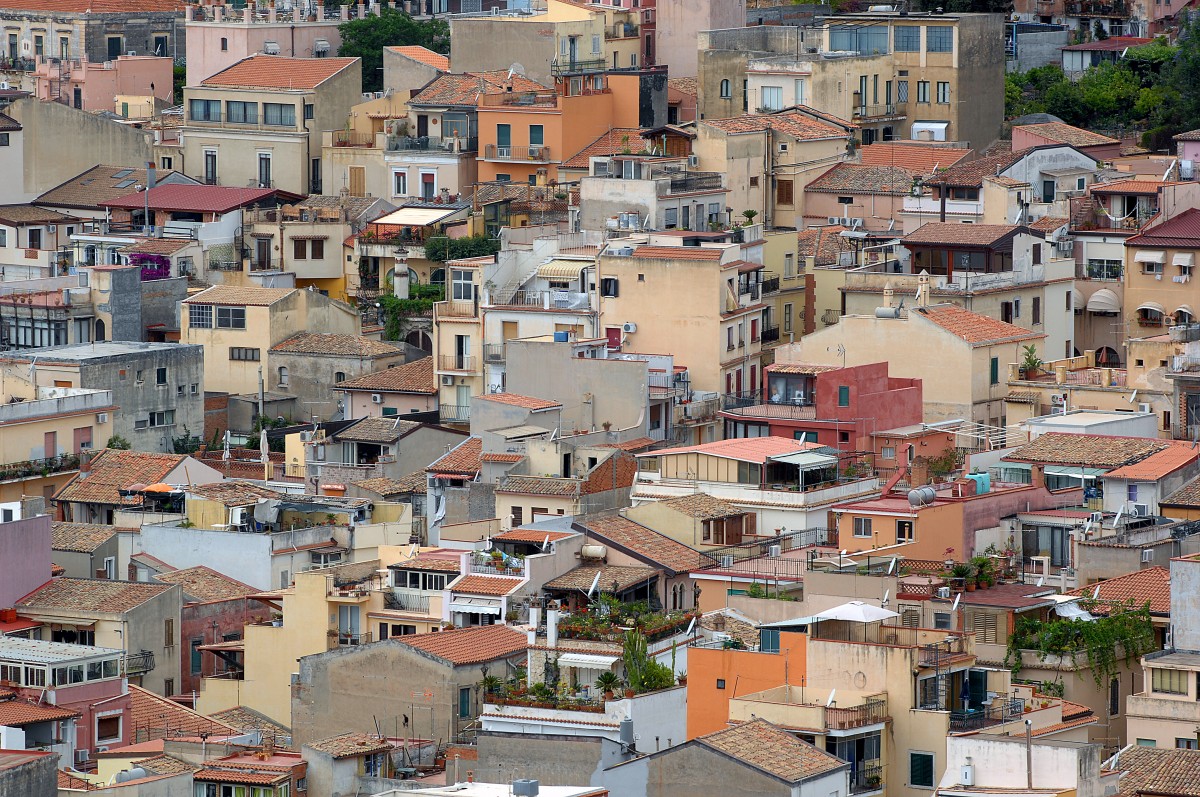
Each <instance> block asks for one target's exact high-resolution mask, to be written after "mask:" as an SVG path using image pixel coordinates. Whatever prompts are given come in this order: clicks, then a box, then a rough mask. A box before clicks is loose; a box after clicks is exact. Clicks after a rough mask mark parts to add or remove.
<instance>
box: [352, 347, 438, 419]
mask: <svg viewBox="0 0 1200 797" xmlns="http://www.w3.org/2000/svg"><path fill="white" fill-rule="evenodd" d="M434 376H435V375H434V367H433V357H422V358H421V359H419V360H414V361H412V362H409V363H405V364H403V365H392V366H389V367H387V368H384V369H383V370H379V371H373V372H371V373H364V374H360V375H359V376H358V377H356V378H351V379H346V380H345V381H341V382H337V383H335V384H334V387H333V389H334V390H335V391H338V392H341V393H342V394H343V395H344V396H345V398H344V399H343V401H344V402H345V408H344V415H345V417H346V418H369V417H374V416H376V415H378V416H381V417H384V418H392V417H405V416H409V415H423V414H425V413H434V412H437V409H438V401H437V395H438V388H437V381H436V379H435V378H434Z"/></svg>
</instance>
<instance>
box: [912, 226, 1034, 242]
mask: <svg viewBox="0 0 1200 797" xmlns="http://www.w3.org/2000/svg"><path fill="white" fill-rule="evenodd" d="M1020 231H1021V228H1020V227H1018V226H1017V225H1015V224H959V223H957V222H949V221H931V222H927V223H925V224H922V225H921V226H920V227H918V228H917V229H915V230H913V231H912V232H910V233H909V234H908V235H905V236H904V237H903V238H901V239H900V240H901V241H903V242H904V243H905V244H922V245H925V246H938V245H942V244H947V245H948V244H962V245H964V246H990V245H992V244H995V243H996V242H998V241H1001V240H1003V239H1005V238H1007V237H1008V236H1010V235H1013V234H1014V233H1017V232H1020ZM1039 237H1040V236H1039Z"/></svg>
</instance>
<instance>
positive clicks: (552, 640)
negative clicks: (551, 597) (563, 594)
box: [546, 601, 558, 649]
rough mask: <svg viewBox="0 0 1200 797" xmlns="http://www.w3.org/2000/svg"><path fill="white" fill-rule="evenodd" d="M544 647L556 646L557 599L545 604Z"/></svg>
mask: <svg viewBox="0 0 1200 797" xmlns="http://www.w3.org/2000/svg"><path fill="white" fill-rule="evenodd" d="M546 647H548V648H551V649H554V648H557V647H558V601H550V603H548V604H546Z"/></svg>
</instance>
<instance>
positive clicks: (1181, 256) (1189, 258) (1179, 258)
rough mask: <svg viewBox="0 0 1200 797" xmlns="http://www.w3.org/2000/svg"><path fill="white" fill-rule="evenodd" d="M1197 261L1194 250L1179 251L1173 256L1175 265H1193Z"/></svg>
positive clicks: (1172, 261)
mask: <svg viewBox="0 0 1200 797" xmlns="http://www.w3.org/2000/svg"><path fill="white" fill-rule="evenodd" d="M1195 261H1196V255H1195V253H1193V252H1178V253H1177V254H1175V256H1174V257H1172V258H1171V265H1173V266H1188V267H1191V266H1192V265H1193V264H1194V263H1195Z"/></svg>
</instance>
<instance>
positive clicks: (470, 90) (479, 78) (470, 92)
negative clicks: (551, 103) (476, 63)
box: [409, 69, 547, 105]
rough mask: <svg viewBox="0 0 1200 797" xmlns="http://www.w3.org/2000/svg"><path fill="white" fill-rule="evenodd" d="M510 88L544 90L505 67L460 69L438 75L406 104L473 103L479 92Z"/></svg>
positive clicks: (498, 91) (492, 91)
mask: <svg viewBox="0 0 1200 797" xmlns="http://www.w3.org/2000/svg"><path fill="white" fill-rule="evenodd" d="M509 87H511V88H512V91H513V92H515V93H521V92H526V91H546V89H547V87H546V86H543V85H542V84H541V83H538V82H536V81H533V80H530V79H529V78H527V77H525V76H524V75H513V76H512V77H511V78H510V77H509V76H508V70H507V69H499V70H496V71H494V72H464V73H462V74H459V75H438V76H437V77H436V78H434V79H433V80H432V81H431V82H430V83H429V85H427V86H426V87H425V88H423V89H421V92H420V93H419V94H417V96H415V97H413V98H412V99H411V100H409V104H410V105H475V104H476V103H477V102H479V95H481V94H499V93H502V92H505V91H507V90H508V89H509Z"/></svg>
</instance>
